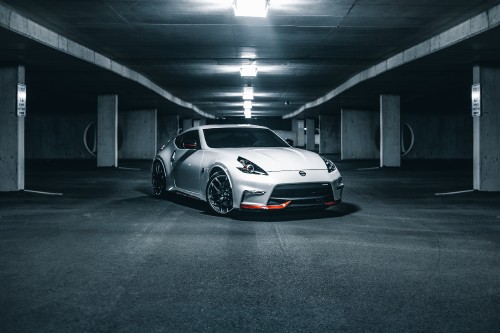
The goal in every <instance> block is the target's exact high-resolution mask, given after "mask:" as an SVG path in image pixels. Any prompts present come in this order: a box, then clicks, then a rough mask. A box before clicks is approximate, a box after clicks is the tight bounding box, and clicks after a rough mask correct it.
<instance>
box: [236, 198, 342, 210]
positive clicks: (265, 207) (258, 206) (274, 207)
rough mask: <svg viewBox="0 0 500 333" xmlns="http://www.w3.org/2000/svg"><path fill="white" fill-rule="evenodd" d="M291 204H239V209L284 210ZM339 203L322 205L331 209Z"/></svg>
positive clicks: (289, 202)
mask: <svg viewBox="0 0 500 333" xmlns="http://www.w3.org/2000/svg"><path fill="white" fill-rule="evenodd" d="M291 203H292V201H291V200H290V201H286V202H283V203H282V204H280V205H262V204H246V203H242V204H240V209H260V210H278V209H285V208H286V207H288V205H290V204H291ZM339 203H340V201H328V202H325V203H324V205H325V206H327V207H331V206H335V205H337V204H339Z"/></svg>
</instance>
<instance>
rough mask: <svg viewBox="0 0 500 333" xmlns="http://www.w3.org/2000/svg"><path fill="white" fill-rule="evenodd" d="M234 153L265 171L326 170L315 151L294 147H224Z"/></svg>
mask: <svg viewBox="0 0 500 333" xmlns="http://www.w3.org/2000/svg"><path fill="white" fill-rule="evenodd" d="M224 150H226V152H227V153H229V152H230V153H231V155H234V160H236V159H237V158H238V156H241V157H243V158H245V159H247V160H249V161H251V162H253V163H255V164H257V165H258V166H259V167H261V168H262V169H264V170H265V171H267V172H273V171H288V170H290V171H291V170H323V169H325V170H326V165H325V162H324V161H323V159H322V158H321V157H320V156H319V155H318V154H316V153H313V152H310V151H307V150H303V149H296V148H237V149H236V148H234V149H233V148H226V149H224Z"/></svg>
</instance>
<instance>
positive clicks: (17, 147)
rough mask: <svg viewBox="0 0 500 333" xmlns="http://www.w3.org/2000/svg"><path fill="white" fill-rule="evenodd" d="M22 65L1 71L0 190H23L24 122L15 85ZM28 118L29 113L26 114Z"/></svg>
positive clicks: (19, 80) (22, 77) (22, 72)
mask: <svg viewBox="0 0 500 333" xmlns="http://www.w3.org/2000/svg"><path fill="white" fill-rule="evenodd" d="M18 83H22V84H24V83H25V70H24V66H15V67H4V68H0V191H3V192H8V191H19V190H23V189H24V172H25V169H24V160H25V158H24V119H25V117H23V116H18V115H17V84H18ZM27 115H28V116H29V114H27Z"/></svg>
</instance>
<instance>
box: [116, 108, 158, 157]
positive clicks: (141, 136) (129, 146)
mask: <svg viewBox="0 0 500 333" xmlns="http://www.w3.org/2000/svg"><path fill="white" fill-rule="evenodd" d="M156 114H157V112H156V109H153V110H139V111H129V112H120V116H119V124H120V128H121V130H122V133H123V143H122V146H121V149H120V152H119V154H118V156H119V157H120V158H131V159H147V160H149V159H153V158H154V157H155V155H156V151H157V148H158V147H157V143H156V140H157V133H156V131H157V124H156Z"/></svg>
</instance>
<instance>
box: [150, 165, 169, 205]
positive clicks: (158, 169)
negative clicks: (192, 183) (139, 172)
mask: <svg viewBox="0 0 500 333" xmlns="http://www.w3.org/2000/svg"><path fill="white" fill-rule="evenodd" d="M152 182H153V194H154V195H155V196H157V197H160V198H164V197H165V196H166V195H167V178H166V177H165V169H164V168H163V164H162V163H161V162H160V161H159V160H156V161H154V163H153V170H152Z"/></svg>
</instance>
